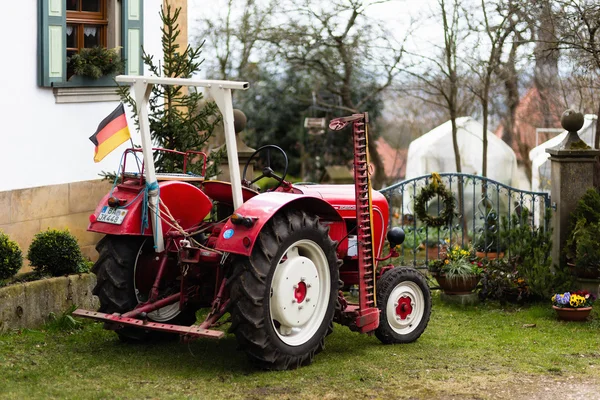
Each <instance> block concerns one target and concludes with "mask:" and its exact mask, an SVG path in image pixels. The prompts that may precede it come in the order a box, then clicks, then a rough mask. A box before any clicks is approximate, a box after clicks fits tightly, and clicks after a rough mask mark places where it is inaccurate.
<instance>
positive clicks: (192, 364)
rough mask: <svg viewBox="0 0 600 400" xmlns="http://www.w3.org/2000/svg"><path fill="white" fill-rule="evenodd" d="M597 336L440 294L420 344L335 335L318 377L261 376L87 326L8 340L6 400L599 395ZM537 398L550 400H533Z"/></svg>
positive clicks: (580, 327)
mask: <svg viewBox="0 0 600 400" xmlns="http://www.w3.org/2000/svg"><path fill="white" fill-rule="evenodd" d="M531 324H535V326H534V327H531ZM599 328H600V317H598V315H596V314H595V312H594V314H593V315H592V319H591V320H590V321H588V322H584V323H575V322H570V323H566V322H561V321H558V320H557V319H556V317H555V315H554V311H553V310H552V309H551V307H550V304H549V303H548V304H544V305H535V306H529V307H525V308H515V307H513V308H510V309H501V308H498V307H494V306H488V305H482V306H478V307H474V308H461V307H457V306H450V305H445V304H443V303H441V302H440V301H439V298H438V295H437V294H435V295H434V307H433V313H432V316H431V321H430V323H429V327H428V328H427V330H426V331H425V333H424V334H423V336H421V338H420V339H419V340H418V341H417V342H415V343H412V344H409V345H395V346H384V345H382V344H380V343H379V341H378V340H377V339H376V338H375V337H371V336H366V335H359V334H357V333H353V332H350V331H349V330H348V329H347V328H346V327H343V326H339V325H336V327H335V331H334V333H333V334H332V335H331V336H329V337H328V338H327V340H326V349H325V351H324V352H322V353H321V354H319V355H317V356H316V357H315V361H314V363H313V364H312V365H310V366H308V367H304V368H300V369H298V370H294V371H284V372H263V371H257V370H254V369H253V368H252V367H251V365H250V364H249V362H248V361H247V360H246V357H245V355H244V353H242V352H240V351H237V350H236V347H237V346H236V341H235V338H234V337H233V336H232V335H227V336H226V337H225V338H224V339H222V340H220V341H213V340H208V339H205V340H204V339H203V340H198V341H194V342H192V343H189V344H180V343H176V342H175V343H158V344H151V345H149V344H146V345H139V344H138V345H131V344H124V343H121V342H120V341H119V340H118V339H117V336H116V335H115V334H114V333H112V332H108V331H104V330H103V329H102V327H101V324H97V323H92V322H86V323H84V325H83V329H78V330H75V331H65V330H56V329H52V328H51V327H47V328H46V329H43V330H35V331H34V330H26V331H22V332H16V333H10V334H2V335H0V398H8V399H12V398H15V399H21V398H35V399H37V398H107V399H108V398H110V399H112V398H136V399H138V398H161V399H162V398H200V399H203V398H207V399H221V398H222V399H230V398H242V399H247V398H248V399H261V400H262V399H298V398H311V399H312V398H315V399H337V398H347V399H363V398H366V399H371V398H382V399H389V398H428V399H446V398H454V399H472V398H476V399H487V398H511V399H512V398H546V397H545V396H543V394H544V393H545V391H546V392H547V391H548V390H555V391H556V390H558V392H557V393H561V390H562V389H565V390H584V391H586V390H588V389H590V388H591V389H594V390H595V391H594V392H590V393H596V394H597V393H598V391H597V390H598V388H599V386H598V385H599V384H600V335H599V331H598V329H599ZM561 385H567V386H561ZM569 385H570V386H569ZM591 389H590V390H591ZM536 393H537V394H540V393H541V394H542V397H535V396H533V397H531V395H532V394H536ZM586 393H587V392H586ZM562 398H563V399H564V398H568V397H564V396H562ZM588 398H589V396H588ZM592 398H593V396H592Z"/></svg>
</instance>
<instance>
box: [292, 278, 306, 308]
mask: <svg viewBox="0 0 600 400" xmlns="http://www.w3.org/2000/svg"><path fill="white" fill-rule="evenodd" d="M294 297H295V298H296V301H297V302H298V303H302V302H303V301H304V299H305V298H306V283H304V282H299V283H298V284H297V285H296V288H295V289H294Z"/></svg>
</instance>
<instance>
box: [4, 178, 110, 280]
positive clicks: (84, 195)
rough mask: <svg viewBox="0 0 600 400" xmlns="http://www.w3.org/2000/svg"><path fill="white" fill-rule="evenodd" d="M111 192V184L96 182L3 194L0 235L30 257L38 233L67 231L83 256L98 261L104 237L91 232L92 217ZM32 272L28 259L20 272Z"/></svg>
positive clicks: (5, 192)
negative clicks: (58, 230)
mask: <svg viewBox="0 0 600 400" xmlns="http://www.w3.org/2000/svg"><path fill="white" fill-rule="evenodd" d="M110 188H111V184H110V183H109V182H107V181H101V180H93V181H83V182H73V183H65V184H62V185H51V186H41V187H35V188H28V189H18V190H10V191H4V192H0V231H3V232H4V233H6V234H7V235H8V236H9V237H10V238H11V239H12V240H14V241H16V242H17V243H18V244H19V246H20V247H21V249H22V250H23V255H24V256H26V255H27V250H28V248H29V245H30V244H31V241H32V239H33V236H34V235H35V234H36V233H38V232H40V231H45V230H46V229H48V228H52V229H65V228H67V229H69V231H70V232H71V233H72V234H73V235H74V236H75V237H76V238H77V241H78V242H79V246H80V247H81V250H82V252H83V254H84V255H85V256H86V257H87V258H89V259H90V260H92V261H95V260H96V259H97V258H98V253H97V252H96V250H95V248H94V247H95V245H96V243H97V242H98V241H99V240H100V239H101V238H102V236H103V235H101V234H98V233H93V232H87V227H88V224H89V216H90V214H91V213H93V212H94V210H95V209H96V206H97V205H98V202H99V201H100V200H101V199H102V197H104V195H105V194H106V193H108V191H109V190H110ZM30 270H31V268H30V267H29V263H28V261H27V260H26V259H25V260H24V264H23V268H22V269H21V271H20V272H27V271H30Z"/></svg>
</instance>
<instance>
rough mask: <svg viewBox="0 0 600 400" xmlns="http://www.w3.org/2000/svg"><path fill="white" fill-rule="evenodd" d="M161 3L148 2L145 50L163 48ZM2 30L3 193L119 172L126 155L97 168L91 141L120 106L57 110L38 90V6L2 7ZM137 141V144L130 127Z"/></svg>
mask: <svg viewBox="0 0 600 400" xmlns="http://www.w3.org/2000/svg"><path fill="white" fill-rule="evenodd" d="M161 4H162V0H145V1H144V37H143V43H144V48H145V50H146V51H147V52H149V53H151V54H154V55H155V60H156V59H157V56H158V54H159V52H160V51H161V47H160V35H161V32H160V26H161V21H160V17H159V14H158V13H159V10H160V6H161ZM3 6H4V7H3V15H4V16H8V15H10V16H14V18H3V21H2V24H0V38H2V39H1V41H0V51H1V54H3V62H2V63H0V88H1V89H2V95H1V96H0V116H1V119H2V123H1V128H0V192H2V191H7V190H14V189H23V188H30V187H37V186H46V185H55V184H62V183H68V182H76V181H85V180H92V179H97V178H98V174H99V173H100V172H101V171H102V170H104V171H115V170H116V169H117V168H118V163H119V160H120V157H121V153H122V151H123V149H125V148H126V145H125V144H124V145H122V146H121V148H119V149H117V150H115V151H114V152H113V153H111V154H110V155H109V156H107V157H106V158H105V159H104V160H102V161H101V162H100V163H97V164H96V163H94V161H93V155H94V145H93V144H92V142H90V140H89V139H88V138H89V136H91V135H92V134H93V133H94V132H95V131H96V128H97V126H98V124H99V123H100V121H101V120H102V119H103V118H104V117H106V116H107V115H108V114H109V113H110V112H111V111H112V110H113V109H114V108H115V107H116V104H117V103H116V102H94V103H68V104H56V101H55V97H54V93H53V89H52V88H40V87H38V86H37V79H36V77H37V63H38V58H37V57H38V50H37V34H38V25H37V24H38V22H37V1H33V0H30V1H14V2H3ZM130 129H131V130H132V136H133V140H134V141H135V142H137V143H139V137H138V135H137V132H134V129H135V127H134V126H133V124H132V123H130Z"/></svg>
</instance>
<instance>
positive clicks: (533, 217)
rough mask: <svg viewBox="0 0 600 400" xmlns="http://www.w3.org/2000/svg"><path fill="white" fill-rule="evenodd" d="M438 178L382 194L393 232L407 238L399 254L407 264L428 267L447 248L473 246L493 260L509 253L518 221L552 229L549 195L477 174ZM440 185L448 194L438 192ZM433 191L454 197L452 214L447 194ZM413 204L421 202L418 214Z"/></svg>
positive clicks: (411, 181)
mask: <svg viewBox="0 0 600 400" xmlns="http://www.w3.org/2000/svg"><path fill="white" fill-rule="evenodd" d="M435 176H436V178H433V179H432V175H425V176H420V177H417V178H412V179H409V180H405V181H402V182H399V183H396V184H394V185H392V186H389V187H387V188H384V189H382V190H380V192H381V193H382V194H383V195H384V196H385V197H386V198H387V200H388V203H389V204H390V221H389V226H390V228H392V227H401V228H402V229H403V230H404V232H405V235H406V238H405V241H404V243H403V244H402V247H401V250H400V251H399V253H400V257H401V258H400V261H401V262H402V264H403V265H407V266H408V265H411V266H414V267H417V268H426V267H427V265H428V264H429V262H430V261H431V260H434V259H438V258H440V253H441V252H442V251H443V247H444V245H449V246H454V245H459V246H461V247H473V248H474V249H475V250H476V251H478V252H480V253H479V254H478V255H480V256H486V257H488V256H489V257H490V258H491V257H493V256H492V255H491V254H490V253H502V252H503V251H505V250H506V248H507V245H508V243H506V241H510V237H509V236H507V232H509V231H510V229H511V227H512V226H514V224H515V223H517V224H519V225H521V226H523V225H524V224H528V225H529V226H531V228H532V231H533V228H539V229H542V230H543V231H547V230H548V229H550V220H549V215H550V213H549V212H548V209H549V208H550V195H549V194H548V193H544V192H531V191H526V190H521V189H517V188H513V187H511V186H508V185H505V184H502V183H500V182H497V181H494V180H492V179H488V178H486V177H483V176H477V175H469V174H462V173H442V174H439V175H438V174H435ZM432 184H433V185H432ZM436 185H443V187H445V189H447V191H443V190H440V191H437V190H435V188H436V187H437V186H436ZM424 188H425V189H426V190H425V191H423V189H424ZM432 191H433V192H436V193H437V192H444V193H447V194H448V195H450V194H451V195H452V197H453V198H454V209H453V210H452V212H451V213H448V210H447V205H448V204H449V203H448V202H447V201H446V202H444V200H445V199H444V198H443V197H444V196H443V195H442V196H440V195H438V194H436V193H434V194H433V195H432ZM422 193H423V194H424V196H423V195H422ZM420 196H421V197H420ZM424 200H427V201H424ZM415 203H417V206H418V205H419V203H421V207H417V211H418V209H419V208H420V209H421V211H420V212H415ZM423 204H424V206H425V207H423ZM445 210H446V211H445ZM444 211H445V212H444ZM444 217H447V218H446V220H444V221H442V219H444ZM432 224H434V225H439V226H431V225H432Z"/></svg>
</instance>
